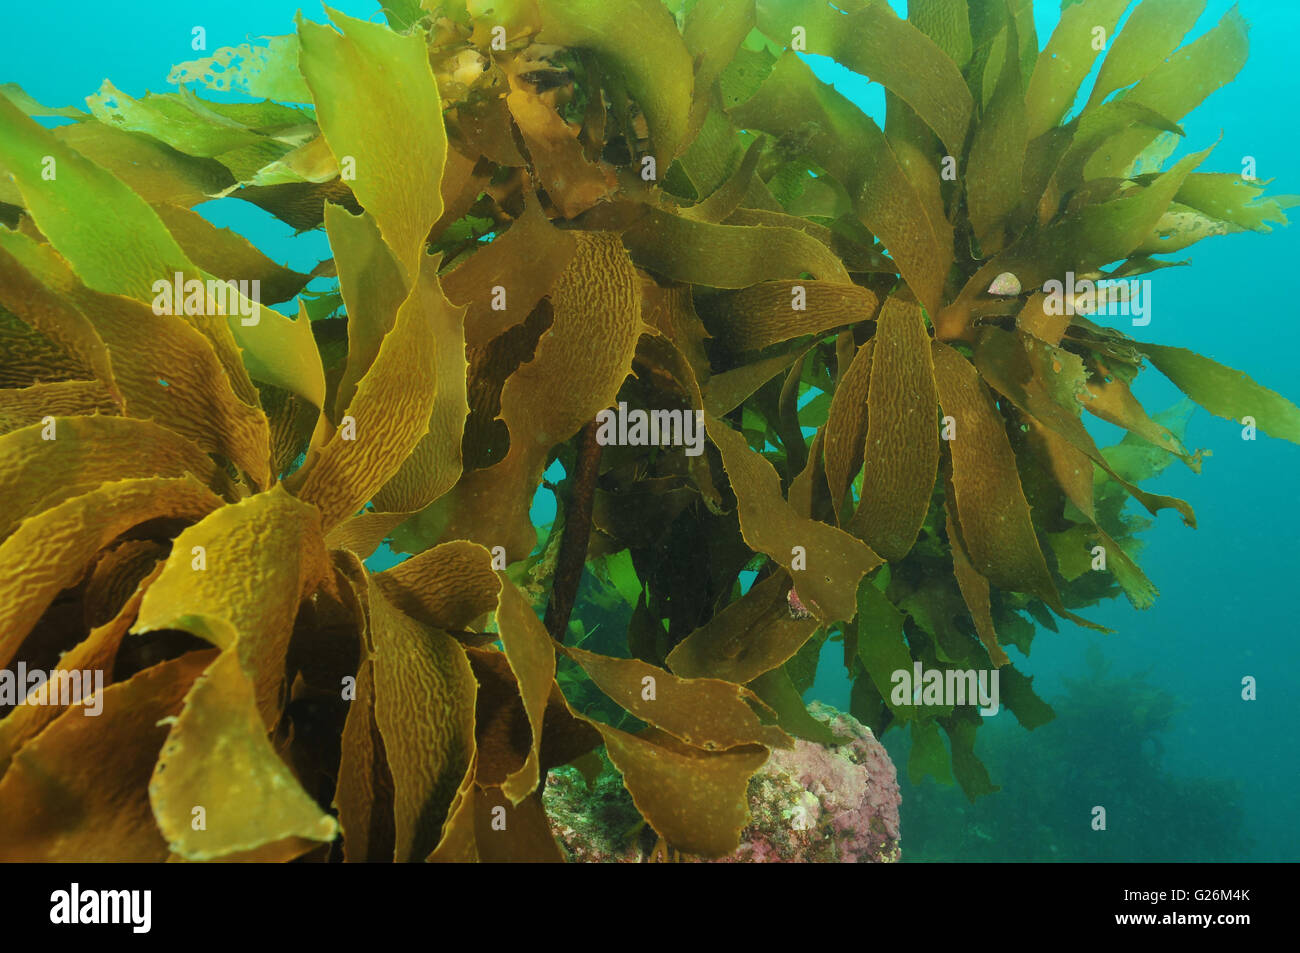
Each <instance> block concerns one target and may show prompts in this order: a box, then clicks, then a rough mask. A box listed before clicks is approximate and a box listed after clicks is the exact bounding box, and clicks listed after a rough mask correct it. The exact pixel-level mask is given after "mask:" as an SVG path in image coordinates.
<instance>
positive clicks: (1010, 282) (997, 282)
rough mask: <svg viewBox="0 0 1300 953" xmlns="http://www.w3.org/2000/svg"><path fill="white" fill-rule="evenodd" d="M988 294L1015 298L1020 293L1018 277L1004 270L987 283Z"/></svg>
mask: <svg viewBox="0 0 1300 953" xmlns="http://www.w3.org/2000/svg"><path fill="white" fill-rule="evenodd" d="M989 294H991V295H997V296H998V297H999V298H1015V297H1017V296H1019V294H1020V279H1019V278H1017V277H1016V276H1015V275H1013V274H1012V273H1011V272H1009V271H1004V272H1002V274H1000V275H998V276H997V277H996V278H994V279H993V284H991V285H989Z"/></svg>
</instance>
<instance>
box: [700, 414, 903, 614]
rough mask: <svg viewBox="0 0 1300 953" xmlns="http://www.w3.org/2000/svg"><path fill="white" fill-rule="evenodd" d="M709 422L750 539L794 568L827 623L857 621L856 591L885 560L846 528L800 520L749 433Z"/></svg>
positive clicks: (803, 593) (803, 590)
mask: <svg viewBox="0 0 1300 953" xmlns="http://www.w3.org/2000/svg"><path fill="white" fill-rule="evenodd" d="M705 419H706V421H707V423H708V430H709V437H710V438H711V439H712V440H713V442H714V443H715V444H716V445H717V446H718V449H719V450H720V451H721V453H722V460H723V466H724V467H725V468H726V471H727V476H728V478H729V479H730V480H731V484H732V488H733V489H734V490H735V493H736V498H737V505H738V507H739V513H740V527H741V532H742V533H743V534H744V536H745V541H746V542H747V543H749V545H750V546H751V547H752V548H753V549H754V550H756V551H757V552H762V553H765V554H766V555H768V556H770V557H771V558H772V559H774V560H776V561H777V564H778V565H781V566H784V567H786V568H788V569H790V568H792V567H793V568H792V574H793V577H794V579H795V583H796V585H797V586H800V587H802V588H801V592H800V597H801V598H802V599H804V600H806V602H807V604H808V605H809V606H810V607H811V608H812V609H813V611H814V612H815V613H817V615H818V617H819V618H821V619H822V621H823V622H834V621H836V620H840V619H851V618H852V617H853V612H854V607H853V603H852V592H853V591H854V590H856V588H857V584H858V580H859V579H861V578H862V576H863V575H864V574H865V573H867V572H868V571H869V570H871V569H874V568H875V567H876V566H878V565H880V562H881V559H880V557H879V556H878V555H876V553H875V552H873V551H872V550H871V549H870V547H868V546H867V545H865V544H864V543H862V542H860V541H859V540H857V539H854V538H853V537H852V536H850V535H848V534H847V533H845V532H843V531H842V530H839V529H837V528H835V527H832V526H827V525H825V524H824V523H819V522H817V521H815V520H810V519H804V518H801V517H799V516H798V514H797V513H795V511H794V510H793V509H792V508H791V507H790V504H789V503H788V502H787V501H786V500H785V498H784V497H782V495H781V487H780V479H779V477H778V476H777V473H776V470H774V469H773V468H772V465H771V464H770V463H768V461H767V460H765V459H763V457H762V456H761V455H760V454H758V453H755V452H754V451H753V450H751V449H750V448H749V447H748V445H747V444H746V443H745V438H744V436H743V435H741V434H739V433H737V432H736V431H735V430H733V429H732V428H730V427H728V426H727V425H726V424H725V423H722V422H721V421H719V420H717V419H714V418H710V417H708V416H706V418H705ZM801 557H802V560H803V561H804V562H802V564H801ZM805 566H806V568H804V567H805ZM846 591H847V592H848V593H849V598H848V601H846V600H845V592H846Z"/></svg>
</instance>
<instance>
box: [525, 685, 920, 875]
mask: <svg viewBox="0 0 1300 953" xmlns="http://www.w3.org/2000/svg"><path fill="white" fill-rule="evenodd" d="M808 711H809V713H810V714H812V716H813V717H814V718H816V719H817V720H819V721H823V722H826V723H827V724H828V726H829V727H830V730H831V732H832V734H834V735H835V736H836V738H839V739H841V741H842V743H841V744H837V745H833V746H830V747H827V746H824V745H820V744H817V743H815V742H811V741H804V740H802V739H796V740H795V745H794V748H792V749H781V748H777V749H774V750H773V751H772V756H771V757H770V758H769V759H768V761H767V764H765V765H764V766H763V767H762V768H761V769H759V771H758V772H757V773H756V774H755V775H754V777H753V778H752V779H751V781H750V784H749V807H750V814H751V819H750V823H749V824H748V825H747V826H746V827H745V829H744V831H743V832H742V833H741V838H740V847H739V849H738V850H737V851H736V852H735V853H734V854H732V855H730V856H729V857H723V858H720V859H717V860H714V861H711V862H712V863H791V862H795V863H797V862H813V861H815V862H829V863H836V862H838V863H889V862H893V861H897V860H898V859H899V858H900V856H901V854H902V851H901V849H900V846H899V803H900V800H901V798H900V795H899V790H898V776H897V773H896V772H895V770H894V764H893V762H892V761H890V759H889V754H888V752H886V751H885V749H884V747H883V746H882V745H881V744H880V742H879V741H877V740H876V738H875V736H874V735H873V734H872V733H871V729H869V728H867V727H866V726H865V725H863V724H861V723H860V722H859V721H858V720H857V719H856V718H854V717H853V716H852V715H848V714H846V713H843V712H840V711H837V710H836V709H834V708H831V707H830V706H828V705H823V704H821V703H819V702H814V703H812V704H811V705H809V706H808ZM545 802H546V808H547V813H548V815H549V816H550V817H551V826H552V830H553V831H554V833H555V836H556V839H557V840H559V841H560V843H561V844H562V845H563V846H564V848H565V850H566V852H567V853H568V855H569V857H570V859H572V860H574V861H580V862H595V863H601V862H606V863H609V862H613V863H635V862H638V861H643V860H645V859H647V857H648V856H649V855H650V853H651V852H652V851H653V850H654V846H655V844H654V841H655V838H654V837H653V832H650V831H647V830H645V829H644V827H643V825H642V824H640V822H639V817H638V815H637V813H636V809H635V807H633V806H632V804H631V799H630V798H628V797H627V794H626V791H625V790H624V789H623V788H622V786H621V785H620V784H619V783H618V777H617V775H616V774H613V773H611V772H607V773H606V774H605V775H602V777H601V778H600V779H599V780H598V781H597V783H596V786H595V788H594V789H593V790H591V791H588V789H587V785H586V782H585V781H584V780H583V778H582V775H581V774H580V773H579V772H578V771H577V770H576V769H573V768H559V769H556V770H554V771H552V772H551V774H550V779H549V782H548V784H547V787H546V793H545ZM681 859H683V860H697V859H698V858H692V857H682V858H681Z"/></svg>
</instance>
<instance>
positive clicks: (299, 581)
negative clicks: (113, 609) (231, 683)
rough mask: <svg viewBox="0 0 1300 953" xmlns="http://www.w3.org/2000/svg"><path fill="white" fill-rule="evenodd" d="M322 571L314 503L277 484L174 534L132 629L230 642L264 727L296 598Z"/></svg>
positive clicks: (277, 702) (275, 715)
mask: <svg viewBox="0 0 1300 953" xmlns="http://www.w3.org/2000/svg"><path fill="white" fill-rule="evenodd" d="M328 573H329V563H328V557H327V556H326V553H325V547H324V543H323V540H322V536H321V525H320V513H319V511H318V510H316V508H315V507H313V506H309V505H308V504H306V503H303V502H302V501H300V500H297V499H295V498H294V497H293V496H291V495H290V494H289V493H288V492H287V491H286V490H285V489H284V488H283V487H281V486H276V487H273V488H272V489H270V490H268V491H267V492H265V493H259V494H257V495H256V496H251V497H248V498H247V499H244V500H241V501H240V502H239V503H236V504H234V505H231V506H224V507H222V508H221V509H219V510H217V511H216V512H214V513H212V514H211V515H209V516H208V517H207V518H206V519H203V520H201V521H199V522H198V523H196V524H195V525H193V526H191V527H189V528H188V529H186V530H184V531H183V532H182V533H181V534H180V535H179V536H177V537H176V540H175V542H174V543H173V546H172V554H171V556H170V557H168V559H167V563H166V565H165V566H164V568H163V571H162V575H161V576H159V578H158V579H157V580H156V581H155V582H154V583H153V585H151V586H150V587H149V589H148V591H147V592H146V593H145V596H144V602H143V604H142V605H141V607H140V613H139V616H138V618H137V619H136V622H135V625H134V626H133V629H132V630H133V631H135V632H150V631H155V630H158V629H181V630H184V631H187V632H192V633H193V634H194V635H197V636H198V637H200V638H202V639H204V640H206V641H208V642H211V643H212V644H213V645H216V646H217V647H218V648H221V649H223V650H224V649H230V650H232V651H233V652H234V653H235V654H236V656H237V658H238V659H239V663H240V665H242V666H243V669H244V672H245V674H246V675H247V677H248V678H249V680H250V682H251V684H252V685H253V690H254V693H255V695H256V698H257V706H258V711H259V712H260V713H261V716H262V719H263V721H264V722H265V725H266V727H267V729H268V730H269V729H271V728H273V727H274V726H275V724H276V722H278V721H279V718H280V713H281V706H282V704H283V701H284V678H285V661H284V660H285V653H286V651H287V650H288V645H289V638H290V636H291V635H292V632H293V623H294V619H295V617H296V616H297V614H298V606H299V603H300V602H301V601H302V600H303V599H304V598H306V597H307V596H309V595H311V594H312V593H313V592H314V591H315V590H316V589H317V587H318V586H320V585H321V583H322V582H323V581H324V580H325V579H326V578H327V574H328ZM232 637H233V638H234V640H235V641H234V642H233V643H232V642H229V641H227V640H228V639H230V638H232Z"/></svg>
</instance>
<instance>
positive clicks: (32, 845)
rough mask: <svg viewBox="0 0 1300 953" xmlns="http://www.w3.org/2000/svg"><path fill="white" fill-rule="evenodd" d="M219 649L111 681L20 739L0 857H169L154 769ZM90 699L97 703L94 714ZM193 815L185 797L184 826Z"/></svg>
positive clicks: (1, 785)
mask: <svg viewBox="0 0 1300 953" xmlns="http://www.w3.org/2000/svg"><path fill="white" fill-rule="evenodd" d="M215 654H216V653H215V652H213V651H211V650H206V651H199V652H189V653H187V654H185V655H183V656H181V657H180V658H177V659H173V660H172V661H169V662H163V663H161V664H159V665H155V666H153V667H152V668H148V669H145V670H144V671H143V672H140V673H138V674H137V675H135V676H134V677H132V678H131V679H129V680H127V681H125V682H119V683H117V684H114V685H109V686H107V687H106V688H104V689H103V691H102V692H99V693H96V694H94V695H93V697H90V698H87V699H84V700H83V701H82V702H81V704H78V705H72V706H70V707H69V708H68V709H67V710H66V711H64V712H63V713H62V714H60V715H59V716H58V717H57V718H55V719H54V720H53V721H52V722H50V723H49V725H48V726H47V727H45V729H44V730H43V731H41V732H40V733H39V734H37V735H36V736H35V737H34V738H33V739H31V740H29V741H27V743H26V744H24V745H23V746H22V747H20V748H19V749H18V750H17V752H16V753H14V754H13V757H12V760H11V761H10V763H9V769H8V770H7V771H6V772H5V773H4V776H3V778H0V805H3V806H4V810H3V811H0V857H3V858H5V859H6V860H23V861H29V862H30V861H34V860H42V861H74V860H75V861H82V862H84V861H87V860H91V861H99V862H109V861H111V862H123V861H129V862H137V863H138V862H144V861H154V862H157V861H163V860H166V859H167V853H168V844H167V840H166V835H165V832H163V833H160V829H159V827H158V826H155V822H154V816H153V813H152V811H151V810H150V802H149V793H148V790H149V778H150V775H151V774H152V772H153V771H154V764H155V762H156V761H157V760H158V757H159V750H160V749H161V748H162V747H163V746H164V744H165V742H166V740H167V738H168V736H169V730H168V727H167V725H168V723H169V722H170V721H171V720H174V719H175V717H176V715H177V713H178V712H179V711H180V710H181V706H182V703H183V700H184V699H185V697H186V693H187V692H188V691H190V690H191V686H192V684H193V683H194V680H195V679H196V678H198V677H200V676H201V674H202V673H203V672H204V670H205V669H206V668H207V667H208V666H209V665H210V663H212V660H213V658H214V656H215ZM91 705H93V706H94V707H96V708H98V709H99V712H98V714H97V715H95V716H93V717H87V714H88V712H87V711H86V709H87V707H88V706H91ZM8 720H9V719H6V722H7V721H8ZM229 768H230V765H229V763H226V764H225V765H224V766H223V770H224V769H229ZM190 820H191V815H190V809H189V805H187V806H186V808H185V826H186V827H189V824H190Z"/></svg>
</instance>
